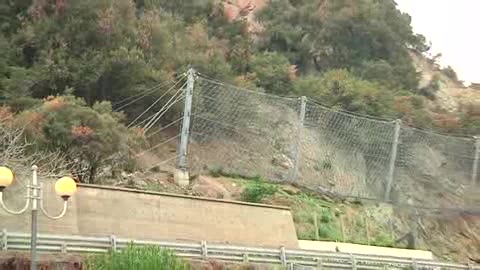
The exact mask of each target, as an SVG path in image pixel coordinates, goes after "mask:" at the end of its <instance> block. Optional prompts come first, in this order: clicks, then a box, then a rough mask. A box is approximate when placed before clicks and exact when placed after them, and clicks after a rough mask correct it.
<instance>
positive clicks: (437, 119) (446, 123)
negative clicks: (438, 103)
mask: <svg viewBox="0 0 480 270" xmlns="http://www.w3.org/2000/svg"><path fill="white" fill-rule="evenodd" d="M433 119H434V120H433V121H434V124H435V125H436V126H437V127H440V128H443V129H446V130H453V129H458V128H460V127H461V123H460V119H459V118H458V117H456V116H454V115H449V114H434V115H433Z"/></svg>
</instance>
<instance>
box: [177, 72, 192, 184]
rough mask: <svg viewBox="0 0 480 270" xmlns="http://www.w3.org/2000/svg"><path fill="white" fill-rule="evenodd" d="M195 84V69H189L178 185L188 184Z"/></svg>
mask: <svg viewBox="0 0 480 270" xmlns="http://www.w3.org/2000/svg"><path fill="white" fill-rule="evenodd" d="M194 84H195V70H194V69H189V70H188V72H187V87H186V90H185V104H184V107H183V124H182V130H181V137H180V146H179V158H178V165H177V167H178V173H177V175H178V176H177V177H176V178H177V179H176V182H177V183H178V184H180V185H185V186H186V185H188V182H189V177H188V174H187V158H188V156H187V147H188V140H189V135H190V120H191V115H192V100H193V86H194Z"/></svg>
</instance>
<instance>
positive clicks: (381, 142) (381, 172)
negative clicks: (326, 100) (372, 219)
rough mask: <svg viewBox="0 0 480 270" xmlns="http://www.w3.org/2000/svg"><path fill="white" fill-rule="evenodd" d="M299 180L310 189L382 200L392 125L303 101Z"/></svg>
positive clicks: (392, 132)
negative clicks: (304, 110) (304, 103)
mask: <svg viewBox="0 0 480 270" xmlns="http://www.w3.org/2000/svg"><path fill="white" fill-rule="evenodd" d="M304 127H305V128H304V130H303V134H302V141H301V159H300V179H299V181H301V183H302V184H304V185H307V186H309V187H311V188H314V189H321V190H323V191H328V192H332V193H335V194H340V195H344V196H353V197H360V198H371V199H382V198H383V196H384V183H385V181H386V175H387V171H388V164H389V161H390V152H391V149H392V142H393V137H394V124H393V123H388V122H381V121H376V120H371V119H366V118H360V117H357V116H354V115H350V114H346V113H342V112H338V111H334V110H331V109H328V108H325V107H322V106H320V105H317V104H314V103H310V102H308V103H307V106H306V117H305V125H304Z"/></svg>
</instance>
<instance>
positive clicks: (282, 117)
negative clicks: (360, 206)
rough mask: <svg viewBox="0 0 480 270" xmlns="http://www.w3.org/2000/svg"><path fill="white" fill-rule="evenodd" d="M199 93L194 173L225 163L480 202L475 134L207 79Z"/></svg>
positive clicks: (199, 83) (324, 185)
mask: <svg viewBox="0 0 480 270" xmlns="http://www.w3.org/2000/svg"><path fill="white" fill-rule="evenodd" d="M193 99H194V102H193V106H192V125H191V130H190V135H191V136H190V145H189V170H190V171H191V172H193V173H195V174H196V173H201V172H202V171H206V170H207V171H208V170H221V171H223V173H225V174H229V175H240V176H244V177H254V176H261V177H262V178H264V179H268V180H272V181H281V182H286V181H290V182H296V183H297V184H300V185H303V186H305V187H308V188H310V189H313V190H316V191H318V192H322V193H328V194H333V195H337V196H343V197H355V198H360V199H368V200H374V201H385V200H386V201H388V202H393V203H394V204H396V205H407V206H410V207H411V206H417V207H424V208H428V207H432V208H458V209H471V208H478V207H479V206H480V200H479V199H478V198H479V197H480V196H478V194H479V193H480V192H479V185H478V184H475V183H478V182H479V181H480V179H479V176H478V173H476V172H475V171H476V170H475V163H477V164H478V154H476V153H477V152H478V151H479V149H478V147H476V141H475V139H474V138H462V137H451V136H445V135H440V134H436V133H432V132H428V131H424V130H420V129H416V128H413V127H408V126H404V125H401V124H400V123H399V122H396V121H385V120H379V119H373V118H369V117H364V116H358V115H353V114H350V113H346V112H342V111H337V110H333V109H331V108H327V107H324V106H322V105H319V104H317V103H315V102H312V101H310V100H307V101H306V102H305V101H304V99H301V98H285V97H278V96H273V95H267V94H265V93H261V92H255V91H250V90H245V89H241V88H237V87H234V86H230V85H226V84H223V83H221V82H217V81H214V80H211V79H207V78H204V77H202V76H200V77H199V78H197V80H196V81H195V89H194V97H193ZM302 103H303V104H302ZM302 111H303V112H302ZM477 167H478V165H477Z"/></svg>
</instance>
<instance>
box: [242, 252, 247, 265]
mask: <svg viewBox="0 0 480 270" xmlns="http://www.w3.org/2000/svg"><path fill="white" fill-rule="evenodd" d="M243 262H244V263H248V253H243Z"/></svg>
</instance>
